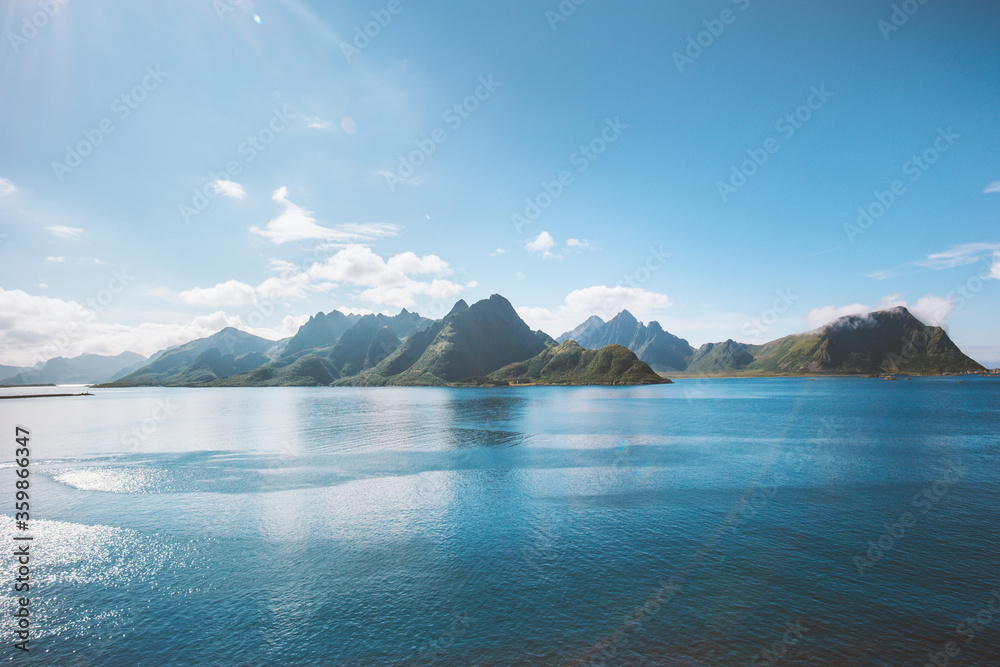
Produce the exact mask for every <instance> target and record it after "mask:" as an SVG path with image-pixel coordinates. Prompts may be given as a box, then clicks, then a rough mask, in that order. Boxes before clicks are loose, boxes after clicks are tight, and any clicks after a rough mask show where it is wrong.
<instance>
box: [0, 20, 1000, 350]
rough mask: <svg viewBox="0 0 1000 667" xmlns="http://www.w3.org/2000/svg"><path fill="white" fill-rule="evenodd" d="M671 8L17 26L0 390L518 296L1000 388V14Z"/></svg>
mask: <svg viewBox="0 0 1000 667" xmlns="http://www.w3.org/2000/svg"><path fill="white" fill-rule="evenodd" d="M675 4H676V3H658V2H638V1H637V2H629V3H624V4H611V3H599V2H595V1H593V0H591V1H589V2H582V3H581V4H579V5H577V4H575V3H574V2H572V1H570V0H567V1H566V2H563V3H561V4H560V3H559V2H556V1H555V0H552V1H548V2H544V1H543V2H537V1H536V2H523V1H519V0H511V1H509V2H505V3H495V5H493V6H480V5H481V3H467V4H463V5H458V4H457V3H434V2H427V1H423V2H409V1H407V0H396V1H395V2H388V1H386V2H352V3H348V2H324V3H319V2H304V1H300V0H274V1H269V2H264V1H257V2H251V0H243V1H242V2H239V1H238V0H218V1H217V2H213V1H212V0H197V1H196V0H170V1H169V2H168V1H167V0H162V1H160V2H154V1H151V2H144V3H129V2H124V1H109V2H103V3H101V4H100V6H99V7H96V8H95V7H93V6H92V5H90V4H87V3H82V2H75V1H72V0H64V1H63V2H61V3H60V2H59V0H52V2H51V3H49V2H41V3H39V2H36V1H35V0H31V1H29V0H9V1H8V2H6V3H5V4H4V5H3V8H2V9H0V29H2V37H3V38H2V43H0V90H2V91H3V95H0V118H2V119H3V128H4V129H3V131H2V132H0V179H2V180H0V234H2V235H3V236H0V260H2V267H3V268H2V273H0V304H2V307H0V313H2V315H0V363H9V364H31V363H35V362H36V361H38V360H39V359H41V358H48V357H51V356H56V355H57V354H58V355H61V356H73V355H75V354H79V353H82V352H99V353H117V352H121V351H123V350H125V349H130V350H134V351H137V352H140V353H144V354H149V353H152V352H154V351H155V350H156V349H160V348H162V347H165V346H167V345H172V344H177V343H181V342H184V341H186V340H190V339H192V338H196V337H199V336H204V335H208V334H210V333H212V332H214V331H216V330H218V329H219V328H221V327H223V326H226V325H234V326H238V327H240V328H244V329H246V330H249V331H253V332H255V333H259V334H261V335H265V336H268V337H271V338H278V337H281V336H285V335H290V334H291V333H293V332H294V330H295V328H296V327H297V326H298V325H299V324H301V322H302V321H303V320H304V319H305V318H306V317H308V315H310V314H312V313H315V312H317V311H320V310H322V311H330V310H333V309H335V308H342V309H345V310H351V311H355V312H393V313H394V312H398V310H399V309H400V308H401V307H406V308H408V309H410V310H416V311H418V312H420V313H422V314H425V315H428V316H431V317H440V316H442V315H444V314H445V313H446V312H447V310H449V309H450V307H451V305H452V303H453V302H454V301H455V300H457V299H458V298H464V299H466V300H467V301H470V302H471V301H473V300H477V299H480V298H483V297H487V296H489V295H490V294H491V293H500V294H503V295H504V296H506V297H507V298H508V299H510V301H511V302H512V303H513V304H514V306H515V307H516V308H518V311H519V312H520V313H521V314H522V316H523V317H524V318H525V319H526V321H528V323H529V324H531V325H532V326H533V327H535V328H542V329H544V330H545V331H547V332H548V333H550V334H552V335H558V334H560V333H562V332H563V331H564V330H566V329H568V328H571V327H572V326H575V325H576V324H579V322H581V321H582V320H583V319H585V318H586V317H587V316H588V315H591V314H597V315H599V316H601V317H603V318H604V319H608V318H609V317H611V316H613V315H614V314H615V313H617V312H618V310H620V309H621V308H623V307H627V308H629V309H630V310H631V311H632V312H633V313H634V314H635V315H636V316H638V317H639V318H640V319H642V320H644V321H648V320H651V319H656V320H658V321H659V322H660V323H661V324H662V325H663V326H664V328H666V329H667V330H668V331H671V332H673V333H676V334H678V335H681V336H683V337H686V338H687V339H688V340H690V341H691V342H692V343H694V344H701V343H703V342H707V341H712V340H722V339H725V338H735V339H737V340H743V341H746V342H763V341H766V340H770V339H772V338H776V337H779V336H782V335H786V334H789V333H794V332H798V331H803V330H806V329H809V328H812V327H815V326H818V325H820V324H823V323H824V322H825V321H829V320H830V319H832V318H834V317H836V316H838V315H841V314H846V313H849V312H860V311H864V310H870V309H875V308H879V307H883V306H886V305H895V304H906V305H907V306H909V307H910V308H911V309H912V310H913V311H914V312H915V313H916V314H917V315H918V316H919V317H921V318H922V319H924V320H925V321H928V322H930V323H935V324H944V325H945V326H947V328H948V330H949V332H950V333H951V335H952V337H953V338H954V339H955V341H956V342H957V343H958V344H959V345H960V346H962V347H963V349H966V350H967V351H969V352H970V353H971V354H972V355H973V356H975V357H976V358H978V359H980V360H981V361H984V362H986V363H992V364H994V365H1000V340H998V338H997V333H996V332H997V331H998V328H1000V327H998V325H1000V315H998V313H1000V308H998V305H1000V296H998V294H1000V292H998V286H1000V280H998V278H1000V266H998V264H997V261H998V260H997V258H998V257H1000V232H998V231H997V224H996V222H997V217H998V213H1000V162H998V160H997V155H998V154H1000V152H998V151H1000V125H998V123H997V115H996V111H997V109H1000V87H998V86H997V85H996V84H997V77H998V72H1000V49H998V45H997V44H998V43H997V40H996V35H997V31H998V28H1000V8H997V7H996V5H995V3H990V2H985V1H984V2H958V3H950V4H949V3H942V2H929V3H926V4H923V5H921V4H919V3H917V2H915V1H911V2H909V3H896V4H895V6H896V7H897V8H899V9H898V10H896V9H894V3H892V2H856V1H852V2H844V3H837V4H836V5H833V4H828V5H816V4H815V3H808V4H806V3H793V2H779V3H761V2H758V1H757V0H737V1H732V0H720V1H716V2H699V3H685V4H686V6H675ZM904 10H909V11H910V12H911V13H909V14H907V13H906V12H905V11H904ZM379 21H380V22H381V23H379ZM366 28H367V29H368V32H369V33H371V34H373V35H374V36H373V37H367V36H363V35H364V30H365V29H366ZM359 35H362V36H360V37H359ZM914 158H916V160H914ZM199 193H200V194H199ZM205 193H208V195H210V196H206V194H205ZM535 207H537V208H535ZM859 209H861V210H862V211H867V212H868V215H869V217H868V218H861V220H860V221H859Z"/></svg>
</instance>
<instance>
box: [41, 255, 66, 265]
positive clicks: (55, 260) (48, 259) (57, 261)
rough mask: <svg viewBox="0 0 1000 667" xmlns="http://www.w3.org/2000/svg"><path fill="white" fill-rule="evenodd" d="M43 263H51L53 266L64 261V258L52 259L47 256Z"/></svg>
mask: <svg viewBox="0 0 1000 667" xmlns="http://www.w3.org/2000/svg"><path fill="white" fill-rule="evenodd" d="M45 261H46V262H52V263H53V264H61V263H62V262H65V261H66V258H65V257H53V256H52V255H49V256H48V257H46V258H45Z"/></svg>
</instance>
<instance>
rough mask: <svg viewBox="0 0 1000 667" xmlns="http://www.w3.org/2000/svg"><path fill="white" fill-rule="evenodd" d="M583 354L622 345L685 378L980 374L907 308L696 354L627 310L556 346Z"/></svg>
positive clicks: (594, 320)
mask: <svg viewBox="0 0 1000 667" xmlns="http://www.w3.org/2000/svg"><path fill="white" fill-rule="evenodd" d="M570 339H575V340H576V341H577V342H578V343H580V345H581V346H582V347H584V348H589V349H599V348H602V347H604V346H605V345H609V344H618V345H624V346H625V347H627V348H629V349H631V350H632V351H633V352H635V353H636V354H637V355H638V357H639V359H641V360H642V361H645V362H646V363H647V364H649V365H650V367H652V368H653V369H654V370H656V371H660V372H668V373H675V374H676V373H684V374H709V375H711V374H727V375H733V374H746V375H802V374H838V375H840V374H843V375H851V374H878V373H910V374H929V375H934V374H941V373H965V372H977V371H982V370H985V369H984V368H983V366H982V365H980V364H979V363H978V362H976V361H974V360H973V359H970V358H969V357H968V356H966V355H965V354H964V353H963V352H962V351H961V350H960V349H959V348H958V346H957V345H955V343H954V342H952V340H951V339H950V338H949V337H948V334H947V333H946V332H945V331H944V329H942V328H940V327H933V326H927V325H925V324H923V323H922V322H920V320H918V319H917V318H916V317H914V316H913V315H912V314H911V313H910V311H908V310H907V309H906V308H904V307H901V306H899V307H896V308H891V309H889V310H881V311H877V312H873V313H869V314H867V315H849V316H846V317H842V318H840V319H838V320H836V321H834V322H831V323H830V324H827V325H825V326H822V327H820V328H818V329H814V330H813V331H808V332H806V333H801V334H793V335H791V336H785V337H784V338H779V339H777V340H773V341H770V342H768V343H764V344H762V345H752V344H747V343H738V342H736V341H734V340H726V341H724V342H721V343H706V344H705V345H702V346H701V347H700V348H697V349H695V348H694V347H692V346H691V345H689V344H688V342H687V341H686V340H683V339H681V338H678V337H676V336H674V335H673V334H670V333H667V332H666V331H664V330H663V329H662V328H661V327H660V325H659V323H657V322H650V323H649V325H648V326H647V325H644V324H642V323H641V322H639V321H638V320H636V319H635V317H634V316H633V315H632V314H631V313H629V312H628V311H627V310H623V311H622V312H621V313H619V314H618V315H616V316H615V317H614V318H613V319H611V320H610V321H608V322H604V321H603V320H601V319H600V318H598V317H590V318H588V319H587V320H586V321H585V322H583V323H582V324H581V325H580V326H578V327H577V328H575V329H573V330H572V331H568V332H566V333H565V334H563V335H562V336H560V337H559V339H558V340H560V341H565V340H570Z"/></svg>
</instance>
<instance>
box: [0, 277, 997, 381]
mask: <svg viewBox="0 0 1000 667" xmlns="http://www.w3.org/2000/svg"><path fill="white" fill-rule="evenodd" d="M4 369H8V370H9V371H13V374H11V375H10V376H9V377H7V378H6V379H5V380H0V384H47V383H52V384H72V383H84V384H99V383H104V384H111V385H113V386H150V385H162V386H279V385H310V386H317V385H342V386H348V385H349V386H384V385H419V386H424V385H433V386H440V385H447V384H480V385H481V384H507V383H513V384H525V383H532V384H538V383H554V384H618V383H629V384H641V383H654V382H660V381H663V380H662V377H661V376H662V375H667V374H680V375H684V374H705V375H713V374H714V375H800V374H877V373H911V374H941V373H965V372H977V371H981V370H984V369H983V367H982V366H981V365H980V364H978V363H977V362H976V361H974V360H972V359H970V358H969V357H968V356H966V355H965V354H964V353H963V352H962V351H961V350H960V349H959V348H958V347H957V346H956V345H955V344H954V343H953V342H952V341H951V339H950V338H949V337H948V335H947V333H945V331H944V330H943V329H941V328H940V327H931V326H926V325H924V324H923V323H922V322H920V321H919V320H918V319H917V318H915V317H914V316H913V315H912V314H910V312H909V311H908V310H906V308H902V307H897V308H892V309H890V310H884V311H878V312H874V313H870V314H868V315H863V316H858V315H853V316H848V317H843V318H840V319H839V320H836V321H835V322H831V323H830V324H827V325H826V326H823V327H820V328H818V329H815V330H813V331H809V332H805V333H802V334H795V335H792V336H786V337H784V338H780V339H778V340H774V341H770V342H768V343H764V344H762V345H751V344H746V343H739V342H737V341H734V340H726V341H723V342H719V343H706V344H705V345H702V346H701V347H700V348H694V347H693V346H691V345H690V344H689V343H688V342H687V341H686V340H684V339H682V338H679V337H677V336H675V335H673V334H671V333H669V332H667V331H665V330H664V329H663V328H662V327H661V326H660V324H659V323H658V322H655V321H654V322H649V323H648V324H643V323H642V322H640V321H638V320H637V319H636V318H635V317H634V316H633V315H632V314H631V313H629V312H628V311H627V310H624V311H622V312H621V313H619V314H618V315H616V316H615V317H614V318H612V319H611V320H610V321H608V322H605V321H603V320H602V319H601V318H599V317H597V316H592V317H590V318H588V319H587V320H585V321H584V322H582V323H581V324H580V325H579V326H578V327H576V328H575V329H573V330H571V331H568V332H566V333H564V334H562V335H561V336H559V338H558V339H557V340H553V339H552V338H551V337H550V336H548V334H546V333H544V332H542V331H532V330H531V329H530V328H529V327H528V325H527V324H525V323H524V321H523V320H521V318H520V317H519V316H518V315H517V313H516V311H515V310H514V308H513V307H512V306H511V305H510V303H509V302H508V301H507V300H506V299H504V298H503V297H502V296H499V295H493V296H492V297H490V298H489V299H484V300H482V301H479V302H477V303H475V304H473V305H472V306H469V305H468V304H466V303H465V301H459V302H458V303H456V304H455V306H454V308H453V309H452V310H451V312H449V313H448V315H446V316H445V317H444V318H442V319H440V320H436V321H434V320H430V319H427V318H424V317H421V316H420V315H419V314H417V313H411V312H409V311H407V310H406V309H403V310H402V311H400V312H399V313H398V314H397V315H394V316H387V315H381V314H380V315H365V316H361V315H345V314H344V313H341V312H339V311H333V312H330V313H325V314H324V313H317V314H316V315H314V316H313V317H311V318H310V319H309V320H308V321H307V322H306V323H305V324H303V325H302V326H301V327H300V328H299V330H298V331H297V332H296V334H295V335H294V336H292V337H291V338H286V339H283V340H280V341H272V340H267V339H264V338H261V337H259V336H255V335H253V334H249V333H246V332H244V331H240V330H237V329H233V328H226V329H223V330H222V331H219V332H218V333H216V334H213V335H212V336H208V337H206V338H201V339H198V340H194V341H191V342H189V343H185V344H183V345H179V346H176V347H173V348H169V349H167V350H162V351H160V352H158V353H156V354H155V355H153V356H152V357H150V358H149V359H146V358H144V357H142V356H140V355H138V354H134V353H131V352H126V353H123V354H120V355H117V356H114V357H109V356H100V355H82V356H80V357H76V358H74V359H64V358H61V357H57V358H55V359H51V360H49V361H48V362H46V363H45V364H42V365H39V366H36V367H35V368H18V367H2V366H0V372H2V371H3V370H4ZM654 371H655V372H654ZM657 372H658V373H659V374H660V375H657Z"/></svg>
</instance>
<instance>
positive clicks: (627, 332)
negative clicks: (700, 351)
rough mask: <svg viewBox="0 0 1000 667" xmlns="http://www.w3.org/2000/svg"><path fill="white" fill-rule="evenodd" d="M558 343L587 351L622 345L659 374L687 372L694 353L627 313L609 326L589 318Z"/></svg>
mask: <svg viewBox="0 0 1000 667" xmlns="http://www.w3.org/2000/svg"><path fill="white" fill-rule="evenodd" d="M558 340H559V342H565V341H567V340H575V341H576V342H577V343H579V344H580V345H581V346H582V347H584V348H587V349H588V350H599V349H601V348H602V347H604V346H606V345H622V346H624V347H627V348H628V349H630V350H632V351H633V352H635V353H636V354H637V355H638V357H639V359H641V360H642V361H645V362H646V363H647V364H649V365H650V367H652V368H653V370H655V371H661V372H672V371H683V370H686V369H687V366H688V362H689V360H690V358H691V357H692V356H693V354H694V349H693V348H692V347H691V345H690V344H689V343H688V342H687V341H686V340H684V339H683V338H678V337H677V336H675V335H673V334H671V333H667V332H666V331H664V330H663V328H662V327H660V324H659V323H658V322H650V323H649V325H648V326H646V325H644V324H642V323H641V322H639V321H638V320H637V319H635V317H634V316H633V315H632V313H630V312H628V311H627V310H623V311H622V312H620V313H618V314H617V315H616V316H615V317H614V318H613V319H611V320H610V321H608V322H604V321H603V320H601V318H599V317H594V316H591V317H590V318H589V319H587V321H585V322H584V323H583V324H581V325H580V326H578V327H577V328H575V329H573V330H572V331H567V332H566V333H564V334H563V335H562V336H559V338H558Z"/></svg>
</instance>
